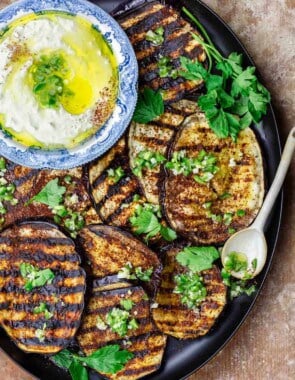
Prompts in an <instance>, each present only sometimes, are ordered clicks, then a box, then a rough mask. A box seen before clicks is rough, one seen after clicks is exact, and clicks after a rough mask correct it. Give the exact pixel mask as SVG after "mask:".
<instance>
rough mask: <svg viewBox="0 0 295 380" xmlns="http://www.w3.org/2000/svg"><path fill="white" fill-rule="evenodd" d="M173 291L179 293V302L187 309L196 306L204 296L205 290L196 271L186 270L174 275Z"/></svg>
mask: <svg viewBox="0 0 295 380" xmlns="http://www.w3.org/2000/svg"><path fill="white" fill-rule="evenodd" d="M174 280H175V283H176V287H175V288H174V291H173V292H174V293H176V294H179V295H180V300H181V303H182V304H184V305H186V306H187V307H188V308H189V309H193V308H195V307H197V306H198V305H199V304H200V303H201V302H202V301H204V299H205V298H206V295H207V291H206V287H205V286H204V283H203V279H202V277H201V276H199V275H198V274H197V273H193V272H191V271H190V272H188V273H185V274H179V275H176V276H174Z"/></svg>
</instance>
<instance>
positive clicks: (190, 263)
mask: <svg viewBox="0 0 295 380" xmlns="http://www.w3.org/2000/svg"><path fill="white" fill-rule="evenodd" d="M218 258H219V252H218V250H217V249H216V248H215V247H185V248H184V249H183V250H182V251H180V252H179V253H178V254H177V256H176V260H177V261H178V262H179V263H180V264H181V265H183V266H184V267H187V268H189V270H190V271H192V272H201V271H203V270H206V269H210V268H212V263H213V262H214V261H215V260H217V259H218Z"/></svg>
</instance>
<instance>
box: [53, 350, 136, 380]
mask: <svg viewBox="0 0 295 380" xmlns="http://www.w3.org/2000/svg"><path fill="white" fill-rule="evenodd" d="M133 357H134V355H133V354H132V352H129V351H127V350H120V346H119V345H117V344H113V345H109V346H105V347H102V348H100V349H99V350H97V351H95V352H94V353H93V354H91V355H90V356H80V355H77V354H74V353H73V352H71V351H69V350H67V349H65V350H62V351H61V352H59V353H58V354H56V355H54V356H53V357H52V360H53V361H54V363H55V364H57V365H58V366H59V367H62V368H66V369H67V370H68V371H69V372H70V374H71V376H72V379H73V380H88V372H87V369H86V368H85V367H89V368H92V369H94V370H96V371H98V372H102V373H106V374H114V373H117V372H119V371H121V369H123V368H124V366H125V365H126V363H127V362H128V361H129V360H131V359H132V358H133Z"/></svg>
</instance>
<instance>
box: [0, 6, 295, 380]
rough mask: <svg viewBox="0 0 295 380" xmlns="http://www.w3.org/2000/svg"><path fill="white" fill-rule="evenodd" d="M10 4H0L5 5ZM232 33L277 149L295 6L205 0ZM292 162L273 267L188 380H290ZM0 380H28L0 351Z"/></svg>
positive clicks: (294, 343)
mask: <svg viewBox="0 0 295 380" xmlns="http://www.w3.org/2000/svg"><path fill="white" fill-rule="evenodd" d="M10 2H13V0H0V6H2V7H3V6H5V5H7V4H8V3H10ZM204 2H205V3H206V4H208V5H209V6H211V7H212V8H213V9H214V10H215V11H216V12H217V13H218V14H219V15H220V16H221V17H222V18H223V19H224V20H225V21H226V22H228V24H229V25H230V26H231V27H232V29H233V30H234V31H235V32H236V33H237V35H238V36H239V38H240V39H241V41H242V42H243V43H244V44H245V46H246V48H247V49H248V51H249V53H250V54H251V56H252V57H253V58H254V60H255V62H256V65H257V67H258V68H259V70H260V72H261V73H262V76H263V78H264V82H265V83H267V87H268V88H269V90H270V91H271V93H272V96H273V102H274V106H275V111H276V114H277V117H278V124H279V129H280V135H281V138H282V142H283V143H284V142H285V139H286V136H287V133H288V131H289V130H290V129H291V128H292V127H293V126H294V125H295V105H294V99H295V81H294V65H295V0H250V1H249V0H204ZM294 185H295V161H294V160H293V164H292V166H291V169H290V172H289V175H288V178H287V180H286V183H285V208H284V215H283V223H282V229H281V233H280V238H279V242H278V246H277V250H276V257H275V259H274V262H273V267H272V270H271V272H270V275H269V277H268V280H267V281H266V284H265V286H264V288H263V291H262V294H261V295H260V297H259V298H258V301H257V303H256V305H255V307H254V309H253V310H252V312H251V314H250V316H249V317H248V319H247V320H246V322H245V323H244V325H243V326H242V327H241V329H240V330H239V332H238V333H237V334H236V335H235V337H234V338H233V339H232V340H231V342H230V343H229V344H228V345H227V346H226V347H225V348H224V349H223V351H222V352H220V353H219V354H218V355H217V356H216V357H215V358H214V359H213V360H212V361H211V362H210V363H208V364H207V365H206V366H205V367H203V368H202V369H201V370H200V371H198V372H197V373H196V374H195V375H193V376H192V377H191V378H190V380H291V379H295V353H294V348H295V334H294V331H295V319H294V315H295V282H294V278H295V268H294V267H295V266H294V263H295V259H294V258H295V233H294V232H295V229H294V226H295V207H294V206H295V199H294V189H295V186H294ZM0 374H1V375H2V379H3V380H31V379H32V377H31V376H29V375H28V374H26V373H25V372H24V371H23V370H21V369H19V368H18V367H17V366H16V365H15V364H14V363H12V362H11V360H10V359H9V358H7V356H6V355H5V354H2V353H1V352H0ZM167 380H169V379H167Z"/></svg>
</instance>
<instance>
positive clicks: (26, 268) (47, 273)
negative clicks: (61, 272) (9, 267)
mask: <svg viewBox="0 0 295 380" xmlns="http://www.w3.org/2000/svg"><path fill="white" fill-rule="evenodd" d="M20 273H21V276H22V277H23V278H24V279H25V286H24V288H25V290H27V291H28V292H30V291H31V290H32V289H34V288H37V287H40V286H44V285H48V284H51V283H52V281H53V279H54V278H55V275H54V273H53V272H52V270H51V269H43V270H42V269H39V268H37V267H34V266H33V265H31V264H28V263H22V264H20Z"/></svg>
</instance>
